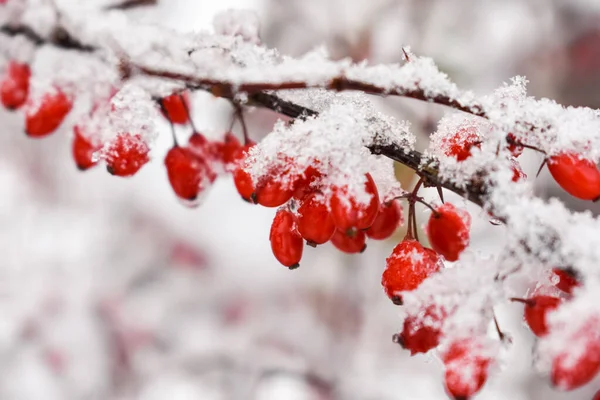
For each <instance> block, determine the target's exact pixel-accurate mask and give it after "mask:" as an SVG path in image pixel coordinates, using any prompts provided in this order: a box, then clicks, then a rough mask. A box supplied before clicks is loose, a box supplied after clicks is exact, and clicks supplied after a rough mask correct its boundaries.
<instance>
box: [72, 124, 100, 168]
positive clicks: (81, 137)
mask: <svg viewBox="0 0 600 400" xmlns="http://www.w3.org/2000/svg"><path fill="white" fill-rule="evenodd" d="M101 148H102V146H101V145H100V144H96V143H94V142H93V140H92V139H91V138H89V137H87V136H85V134H84V128H83V127H81V126H79V125H75V127H74V128H73V142H72V146H71V151H72V154H73V159H74V160H75V165H77V168H78V169H79V170H81V171H85V170H86V169H89V168H91V167H93V166H94V165H96V164H97V163H98V157H97V156H96V155H95V154H96V153H97V152H98V151H99V150H100V149H101Z"/></svg>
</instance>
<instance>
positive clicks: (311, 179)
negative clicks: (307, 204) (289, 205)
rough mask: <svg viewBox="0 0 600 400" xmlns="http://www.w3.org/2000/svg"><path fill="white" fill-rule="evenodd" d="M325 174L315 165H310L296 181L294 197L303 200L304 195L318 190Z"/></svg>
mask: <svg viewBox="0 0 600 400" xmlns="http://www.w3.org/2000/svg"><path fill="white" fill-rule="evenodd" d="M322 177H323V174H321V171H319V170H318V169H317V168H316V167H315V166H313V165H309V166H308V167H307V168H306V169H305V170H304V171H303V173H302V174H301V175H300V176H298V177H297V178H296V181H295V182H294V194H293V197H294V198H295V199H296V200H302V199H303V198H304V196H306V195H308V194H310V193H312V192H314V191H315V190H318V188H319V185H320V182H321V178H322Z"/></svg>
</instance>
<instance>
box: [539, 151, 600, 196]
mask: <svg viewBox="0 0 600 400" xmlns="http://www.w3.org/2000/svg"><path fill="white" fill-rule="evenodd" d="M547 162H548V170H549V171H550V174H552V177H553V178H554V180H555V181H556V183H558V184H559V185H560V187H562V188H563V189H564V190H565V191H566V192H567V193H569V194H570V195H571V196H574V197H577V198H579V199H582V200H596V199H598V198H599V197H600V171H599V170H598V167H597V166H596V164H594V163H593V162H592V161H590V160H586V159H584V158H581V157H580V156H579V155H577V154H575V153H561V154H558V155H555V156H552V157H550V158H548V160H547Z"/></svg>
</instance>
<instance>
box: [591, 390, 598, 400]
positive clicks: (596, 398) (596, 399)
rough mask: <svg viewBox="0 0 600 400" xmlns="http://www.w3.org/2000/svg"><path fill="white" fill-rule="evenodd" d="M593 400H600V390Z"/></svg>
mask: <svg viewBox="0 0 600 400" xmlns="http://www.w3.org/2000/svg"><path fill="white" fill-rule="evenodd" d="M592 400H600V390H598V391H597V392H596V394H595V395H594V398H593V399H592Z"/></svg>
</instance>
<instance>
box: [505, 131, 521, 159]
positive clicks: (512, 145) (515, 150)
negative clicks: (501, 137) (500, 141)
mask: <svg viewBox="0 0 600 400" xmlns="http://www.w3.org/2000/svg"><path fill="white" fill-rule="evenodd" d="M507 138H508V140H509V141H510V142H509V144H508V151H510V152H511V153H512V156H513V157H515V158H517V157H519V156H520V155H521V154H523V146H519V145H518V144H516V142H518V140H517V137H516V136H515V135H514V134H512V133H509V134H508V135H507Z"/></svg>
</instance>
